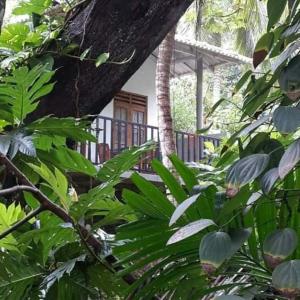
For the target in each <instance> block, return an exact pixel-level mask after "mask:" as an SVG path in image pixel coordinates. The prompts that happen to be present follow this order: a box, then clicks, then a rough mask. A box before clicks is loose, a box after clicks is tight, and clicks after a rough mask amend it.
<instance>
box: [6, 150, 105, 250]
mask: <svg viewBox="0 0 300 300" xmlns="http://www.w3.org/2000/svg"><path fill="white" fill-rule="evenodd" d="M0 162H1V163H2V164H3V165H5V167H6V168H7V171H8V172H10V173H11V174H12V175H14V176H16V177H17V179H18V180H19V181H20V182H21V183H22V185H23V187H24V186H26V189H30V192H32V193H33V194H34V195H35V196H36V199H37V200H38V202H39V203H40V205H41V206H42V208H43V209H44V210H48V211H50V212H52V213H53V214H55V215H56V216H57V217H59V218H60V219H62V220H63V221H64V222H66V223H71V224H72V225H73V226H74V228H75V227H76V226H78V228H79V230H80V232H81V236H82V237H84V238H85V240H86V242H87V243H88V244H89V245H90V246H91V247H92V248H93V249H94V251H95V253H99V252H100V251H101V249H102V244H101V242H100V241H99V240H98V239H97V238H96V237H94V235H92V234H90V233H89V232H88V230H87V229H86V228H85V227H83V226H82V225H80V224H75V222H74V220H73V219H72V217H71V216H70V215H69V214H68V213H67V212H66V211H65V210H64V209H63V208H61V207H60V206H58V205H56V204H55V203H53V202H52V201H51V200H50V199H49V198H48V197H47V196H46V195H45V194H44V193H43V192H41V191H40V190H39V189H37V188H36V187H35V185H33V184H32V183H31V181H30V180H29V179H28V178H27V177H26V176H25V174H23V173H22V172H21V171H20V170H19V169H18V168H17V167H16V166H15V165H14V164H13V162H12V161H10V160H9V159H8V158H7V157H6V156H4V155H0ZM22 185H21V186H22ZM14 188H15V190H17V188H16V187H13V188H12V189H14ZM8 190H9V191H11V189H8ZM19 190H20V189H19ZM6 191H7V190H6ZM2 192H3V191H2Z"/></svg>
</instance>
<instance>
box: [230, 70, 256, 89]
mask: <svg viewBox="0 0 300 300" xmlns="http://www.w3.org/2000/svg"><path fill="white" fill-rule="evenodd" d="M251 75H252V71H251V70H248V71H247V72H245V74H244V75H243V76H242V77H241V79H240V80H239V81H238V82H237V84H236V86H235V88H234V91H233V94H236V93H237V92H238V91H239V90H240V89H241V88H242V87H243V86H244V84H245V83H246V82H247V80H248V79H249V77H250V76H251Z"/></svg>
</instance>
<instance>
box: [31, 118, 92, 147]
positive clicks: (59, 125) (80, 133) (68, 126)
mask: <svg viewBox="0 0 300 300" xmlns="http://www.w3.org/2000/svg"><path fill="white" fill-rule="evenodd" d="M89 127H90V122H88V121H85V120H81V121H78V120H76V119H74V118H71V117H70V118H55V117H49V116H48V117H44V118H42V119H39V120H36V121H34V122H33V123H31V124H29V125H28V126H27V127H26V128H27V129H28V130H32V131H34V132H36V133H40V134H45V135H56V136H62V137H66V138H70V139H72V140H74V141H80V142H85V141H91V142H96V141H97V140H96V137H95V136H93V135H92V134H90V133H89V132H87V130H88V129H89Z"/></svg>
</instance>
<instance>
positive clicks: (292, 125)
mask: <svg viewBox="0 0 300 300" xmlns="http://www.w3.org/2000/svg"><path fill="white" fill-rule="evenodd" d="M273 122H274V125H275V127H276V128H277V130H278V131H279V132H281V133H292V132H295V131H296V130H297V129H298V128H299V127H300V109H298V108H297V107H291V106H279V107H277V108H276V110H275V111H274V113H273Z"/></svg>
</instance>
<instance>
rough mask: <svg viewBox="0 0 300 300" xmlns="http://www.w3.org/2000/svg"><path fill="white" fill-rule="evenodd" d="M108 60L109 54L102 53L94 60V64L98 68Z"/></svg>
mask: <svg viewBox="0 0 300 300" xmlns="http://www.w3.org/2000/svg"><path fill="white" fill-rule="evenodd" d="M108 59H109V53H102V54H101V55H99V56H98V57H97V58H96V63H95V65H96V67H97V68H98V67H100V66H101V65H103V64H104V63H106V62H107V60H108Z"/></svg>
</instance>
